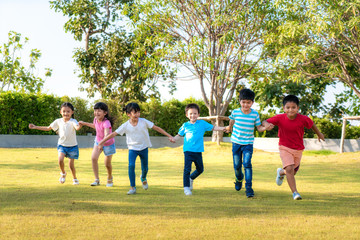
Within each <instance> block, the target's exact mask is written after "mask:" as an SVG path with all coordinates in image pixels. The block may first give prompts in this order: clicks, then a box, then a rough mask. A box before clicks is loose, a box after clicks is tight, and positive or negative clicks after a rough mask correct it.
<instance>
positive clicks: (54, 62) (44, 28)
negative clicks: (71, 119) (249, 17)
mask: <svg viewBox="0 0 360 240" xmlns="http://www.w3.org/2000/svg"><path fill="white" fill-rule="evenodd" d="M49 6H50V4H49V2H48V1H47V0H31V1H29V0H1V1H0V44H1V45H2V44H3V43H5V42H7V39H8V33H9V31H15V32H18V33H20V34H21V35H22V37H28V38H29V42H28V44H27V45H26V46H25V50H24V51H23V56H22V57H23V58H24V60H25V59H28V56H26V55H27V54H29V53H30V49H33V48H36V49H39V50H40V51H41V53H42V56H41V58H40V61H39V63H38V64H37V67H38V70H39V76H43V75H44V71H45V68H46V67H48V68H51V69H52V70H53V72H52V76H51V77H50V78H47V79H46V82H45V84H44V89H43V92H45V93H49V94H55V95H58V96H63V95H68V96H70V97H75V96H79V97H82V98H86V93H85V92H80V91H79V90H78V88H79V84H80V80H79V79H78V78H77V74H76V73H74V71H75V70H76V68H77V67H76V64H75V63H74V61H73V58H72V56H73V50H74V49H75V48H76V47H83V45H84V43H83V42H77V41H75V40H74V39H73V37H72V35H71V34H70V33H65V32H64V30H63V25H64V23H65V22H66V18H65V17H64V16H62V15H61V14H60V13H56V12H55V11H54V10H52V9H50V7H49ZM24 62H25V61H24ZM25 63H26V62H25ZM25 65H26V64H25ZM179 75H181V76H187V75H188V74H187V73H180V74H179ZM190 78H191V77H190ZM159 85H161V84H159ZM177 85H178V91H176V92H175V94H174V95H173V96H170V95H169V94H168V92H169V91H168V89H167V88H164V87H160V92H161V95H162V99H164V100H168V99H170V98H176V99H179V100H183V99H185V98H188V97H191V96H193V97H195V98H197V99H200V98H201V92H200V87H199V83H198V81H196V80H195V81H189V80H188V81H178V84H177ZM342 89H343V88H341V87H337V88H336V89H331V91H336V92H339V91H342ZM326 100H327V101H330V102H333V101H332V100H333V96H332V94H331V93H330V94H328V96H327V97H326Z"/></svg>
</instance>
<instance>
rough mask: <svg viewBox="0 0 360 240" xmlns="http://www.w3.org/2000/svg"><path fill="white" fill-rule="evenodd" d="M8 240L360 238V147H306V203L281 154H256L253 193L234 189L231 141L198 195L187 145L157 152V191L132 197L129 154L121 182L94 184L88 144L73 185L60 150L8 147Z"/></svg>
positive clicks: (215, 156) (1, 223) (4, 229)
mask: <svg viewBox="0 0 360 240" xmlns="http://www.w3.org/2000/svg"><path fill="white" fill-rule="evenodd" d="M0 154H1V161H0V176H1V178H0V204H1V205H0V239H360V155H359V153H344V154H337V153H324V154H318V152H305V153H304V155H303V159H302V165H301V168H300V171H299V173H298V175H297V177H296V179H297V184H298V189H299V192H300V193H301V195H302V197H303V200H301V201H294V200H293V199H292V195H291V192H290V190H289V187H288V186H287V183H286V182H284V184H283V185H282V186H281V187H279V186H277V185H276V184H275V173H276V169H277V168H278V167H280V166H281V161H280V160H279V156H278V153H269V152H263V151H259V150H255V151H254V154H253V160H252V163H253V171H254V176H253V188H254V191H255V197H254V198H252V199H248V198H246V196H245V192H244V190H243V189H242V190H241V191H240V192H236V191H235V190H234V184H233V179H234V172H233V167H232V154H231V145H230V144H223V145H222V146H220V147H219V146H217V145H215V144H213V143H206V146H205V153H204V154H203V159H204V165H205V171H204V173H203V174H202V175H201V176H200V177H199V178H198V179H196V180H195V182H194V191H193V196H185V195H184V193H183V187H182V172H183V153H182V148H181V147H180V148H163V149H150V151H149V173H148V181H149V189H148V190H147V191H145V190H143V189H142V187H141V185H140V181H139V179H138V177H139V175H140V161H139V160H137V165H136V174H137V179H136V180H137V184H138V188H137V189H138V191H137V194H136V195H132V196H128V195H126V192H127V191H128V189H129V180H128V174H127V154H128V152H127V150H126V149H125V150H120V149H117V153H116V155H114V157H113V168H114V187H113V188H107V187H105V182H106V171H105V167H104V165H103V163H102V161H103V156H101V158H100V160H99V167H100V176H101V179H100V180H101V186H99V187H90V183H91V182H92V181H93V179H94V177H93V173H92V169H91V162H90V156H91V149H80V159H79V160H77V161H76V165H75V166H76V169H77V174H78V178H79V180H80V185H78V186H73V185H72V178H71V174H70V171H69V169H68V166H66V169H67V172H68V176H67V180H66V182H65V184H60V183H59V182H58V179H59V177H60V175H59V168H58V165H57V151H56V149H55V148H53V149H0Z"/></svg>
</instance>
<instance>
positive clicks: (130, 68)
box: [50, 0, 174, 104]
mask: <svg viewBox="0 0 360 240" xmlns="http://www.w3.org/2000/svg"><path fill="white" fill-rule="evenodd" d="M50 3H51V7H52V8H53V9H54V10H55V11H57V12H59V11H61V12H62V13H63V14H64V15H65V16H67V17H69V20H68V21H67V22H66V23H65V31H66V32H71V33H72V34H73V35H74V38H75V39H76V40H79V41H81V40H83V39H84V42H85V47H84V48H80V49H77V50H76V52H75V54H74V58H75V62H76V63H77V64H78V66H79V68H80V70H79V72H80V74H79V77H80V79H81V83H82V84H83V86H82V88H81V89H82V90H85V91H87V93H88V96H90V97H92V96H94V94H95V93H96V92H99V93H100V94H101V97H102V98H116V99H118V100H119V101H120V102H121V103H123V104H124V103H126V102H128V101H129V100H139V101H145V100H146V99H147V98H148V97H158V96H159V92H158V90H157V87H156V85H155V84H156V82H157V80H158V79H159V78H161V79H163V80H168V79H170V80H171V79H172V78H173V77H174V73H173V70H174V69H171V68H170V67H169V66H168V65H167V64H166V63H163V62H162V61H161V59H160V58H159V57H158V55H157V54H156V49H157V48H158V47H159V43H158V42H155V41H146V40H145V39H146V38H145V36H146V37H148V36H151V35H152V34H153V33H152V32H151V29H149V28H137V27H136V26H135V25H134V28H133V29H130V27H127V28H126V27H125V23H128V24H129V25H130V23H131V20H130V18H129V17H130V16H132V15H133V14H134V13H133V7H134V6H133V1H132V0H74V1H66V0H58V1H51V2H50ZM129 29H130V30H129ZM171 86H172V85H171Z"/></svg>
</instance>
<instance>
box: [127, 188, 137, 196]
mask: <svg viewBox="0 0 360 240" xmlns="http://www.w3.org/2000/svg"><path fill="white" fill-rule="evenodd" d="M135 193H136V188H134V189H132V188H130V190H129V191H128V192H127V195H133V194H135Z"/></svg>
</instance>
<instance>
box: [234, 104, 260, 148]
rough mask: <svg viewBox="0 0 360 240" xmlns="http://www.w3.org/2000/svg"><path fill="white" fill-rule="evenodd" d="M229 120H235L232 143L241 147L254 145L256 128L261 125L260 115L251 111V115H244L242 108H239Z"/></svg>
mask: <svg viewBox="0 0 360 240" xmlns="http://www.w3.org/2000/svg"><path fill="white" fill-rule="evenodd" d="M229 118H230V119H231V120H235V124H234V127H233V132H232V134H231V142H233V143H237V144H240V145H248V144H253V143H254V127H255V126H259V125H261V122H260V117H259V113H258V112H257V111H255V110H254V109H251V112H250V113H249V114H244V113H243V112H242V111H241V109H240V108H237V109H235V110H233V111H232V113H231V115H230V116H229Z"/></svg>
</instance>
